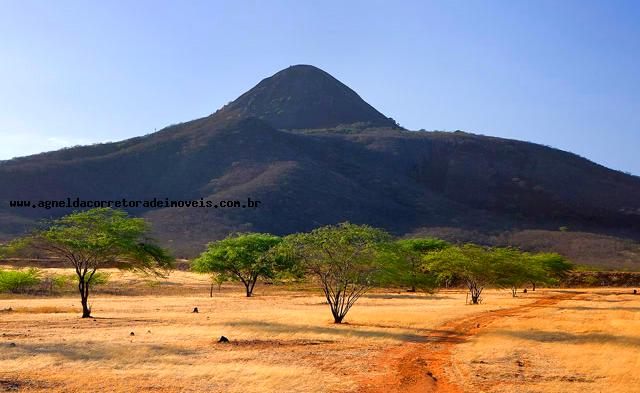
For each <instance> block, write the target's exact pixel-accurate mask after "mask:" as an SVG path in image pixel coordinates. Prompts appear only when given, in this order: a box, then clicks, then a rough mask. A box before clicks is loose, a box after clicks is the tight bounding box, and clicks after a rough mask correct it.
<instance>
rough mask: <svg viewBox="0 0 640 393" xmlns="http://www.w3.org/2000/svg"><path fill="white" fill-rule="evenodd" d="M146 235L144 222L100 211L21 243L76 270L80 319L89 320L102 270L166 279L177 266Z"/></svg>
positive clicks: (65, 220) (53, 224)
mask: <svg viewBox="0 0 640 393" xmlns="http://www.w3.org/2000/svg"><path fill="white" fill-rule="evenodd" d="M148 230H149V227H148V225H147V224H146V222H145V221H144V220H143V219H141V218H132V217H129V216H128V215H127V213H126V212H123V211H120V210H112V209H109V208H100V209H92V210H87V211H84V212H74V213H72V214H69V215H67V216H64V217H62V218H59V219H56V220H53V221H50V222H48V225H47V227H46V228H45V229H41V230H38V231H36V232H35V233H34V234H32V235H31V236H29V237H27V238H24V239H22V243H23V246H32V247H35V248H36V249H39V250H42V251H44V252H45V253H47V254H49V255H51V256H54V257H57V258H59V259H60V260H62V261H64V262H66V263H67V264H69V265H70V266H72V267H73V268H74V269H75V273H76V276H77V279H78V281H77V284H78V292H79V293H80V301H81V303H82V318H89V317H90V316H91V308H90V306H89V302H88V300H89V293H90V288H91V286H92V284H93V280H94V277H96V274H97V273H98V270H99V269H101V268H105V267H111V266H115V267H118V268H120V269H126V270H132V271H135V272H140V273H145V274H154V275H158V276H162V275H163V274H164V273H165V272H166V271H167V269H170V268H171V267H173V258H172V257H171V256H170V255H169V254H168V252H167V251H166V250H164V249H162V248H160V247H158V246H157V245H155V244H154V243H153V242H152V241H151V239H149V238H148V237H147V233H148ZM98 277H99V276H98Z"/></svg>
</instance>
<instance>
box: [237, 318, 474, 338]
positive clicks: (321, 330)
mask: <svg viewBox="0 0 640 393" xmlns="http://www.w3.org/2000/svg"><path fill="white" fill-rule="evenodd" d="M229 326H238V327H242V328H245V329H251V330H259V331H262V332H269V333H288V334H291V333H301V334H304V333H314V334H337V335H342V336H345V337H348V336H355V337H361V338H373V339H393V340H397V341H402V342H415V343H427V342H432V341H438V342H460V341H462V340H463V339H464V338H463V336H462V335H461V334H460V333H457V332H455V331H452V330H439V329H412V330H417V331H420V332H421V333H424V335H422V334H413V333H401V332H390V331H385V330H379V329H378V330H370V329H366V330H365V329H358V328H355V327H356V326H357V327H369V328H370V327H380V328H386V329H389V328H397V327H395V326H393V327H389V326H383V325H365V324H349V323H344V324H341V325H337V324H336V325H331V326H308V325H294V324H287V323H278V322H264V321H241V322H234V323H232V324H229Z"/></svg>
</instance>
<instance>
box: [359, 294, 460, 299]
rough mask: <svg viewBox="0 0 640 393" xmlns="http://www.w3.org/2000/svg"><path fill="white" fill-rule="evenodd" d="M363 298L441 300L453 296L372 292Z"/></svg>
mask: <svg viewBox="0 0 640 393" xmlns="http://www.w3.org/2000/svg"><path fill="white" fill-rule="evenodd" d="M362 298H363V299H407V300H413V299H416V300H436V299H437V300H440V299H451V296H446V295H437V294H433V295H431V294H419V293H406V294H405V293H397V294H392V293H370V294H366V295H362Z"/></svg>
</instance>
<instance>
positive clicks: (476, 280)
mask: <svg viewBox="0 0 640 393" xmlns="http://www.w3.org/2000/svg"><path fill="white" fill-rule="evenodd" d="M423 268H424V269H425V270H426V271H428V272H431V273H433V274H435V275H436V277H437V278H438V280H439V281H440V282H442V281H445V280H450V279H452V278H457V279H460V280H462V281H464V283H465V285H466V286H467V288H468V290H469V295H470V296H471V302H472V303H473V304H478V303H480V302H481V301H482V297H481V296H482V291H483V290H484V288H485V287H487V286H490V285H495V284H496V282H497V280H498V277H499V275H498V271H497V270H496V266H495V265H494V264H493V260H492V258H491V257H490V255H489V252H488V250H487V249H486V248H484V247H481V246H477V245H475V244H465V245H463V246H460V247H448V248H445V249H443V250H440V251H435V252H432V253H429V254H427V255H426V256H425V257H424V265H423Z"/></svg>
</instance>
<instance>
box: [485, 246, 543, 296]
mask: <svg viewBox="0 0 640 393" xmlns="http://www.w3.org/2000/svg"><path fill="white" fill-rule="evenodd" d="M488 257H489V259H490V260H491V261H492V263H493V266H494V271H495V272H496V282H495V284H496V286H498V287H503V288H509V289H510V290H511V295H512V296H513V297H516V296H517V293H518V288H519V287H521V286H522V285H523V284H525V283H527V282H529V281H530V280H532V279H534V277H539V272H538V271H537V267H536V266H534V264H532V263H529V262H530V256H529V254H527V253H523V252H521V251H519V250H516V249H515V248H494V249H492V250H490V251H489V252H488Z"/></svg>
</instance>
